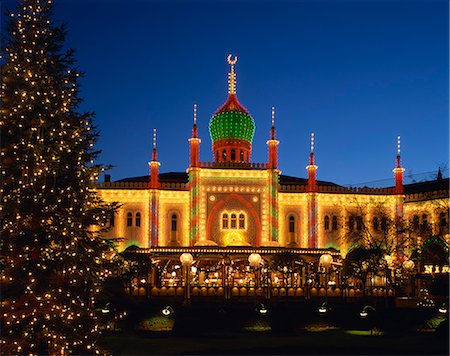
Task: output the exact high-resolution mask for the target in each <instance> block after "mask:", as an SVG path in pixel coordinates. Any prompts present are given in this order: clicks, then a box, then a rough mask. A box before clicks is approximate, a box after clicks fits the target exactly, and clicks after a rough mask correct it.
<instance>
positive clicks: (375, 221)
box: [373, 216, 380, 231]
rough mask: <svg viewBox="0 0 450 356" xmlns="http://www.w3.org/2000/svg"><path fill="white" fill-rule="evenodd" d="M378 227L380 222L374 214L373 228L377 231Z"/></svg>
mask: <svg viewBox="0 0 450 356" xmlns="http://www.w3.org/2000/svg"><path fill="white" fill-rule="evenodd" d="M379 228H380V222H379V221H378V218H377V217H376V216H375V217H374V218H373V229H374V230H375V231H378V229H379Z"/></svg>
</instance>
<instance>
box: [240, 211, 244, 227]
mask: <svg viewBox="0 0 450 356" xmlns="http://www.w3.org/2000/svg"><path fill="white" fill-rule="evenodd" d="M239 229H245V216H244V214H239Z"/></svg>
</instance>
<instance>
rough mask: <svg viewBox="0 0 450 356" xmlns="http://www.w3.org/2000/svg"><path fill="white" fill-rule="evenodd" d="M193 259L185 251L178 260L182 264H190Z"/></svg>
mask: <svg viewBox="0 0 450 356" xmlns="http://www.w3.org/2000/svg"><path fill="white" fill-rule="evenodd" d="M193 261H194V257H192V255H191V254H190V253H188V252H185V253H183V254H182V255H181V256H180V262H181V264H182V265H183V266H190V265H191V264H192V262H193Z"/></svg>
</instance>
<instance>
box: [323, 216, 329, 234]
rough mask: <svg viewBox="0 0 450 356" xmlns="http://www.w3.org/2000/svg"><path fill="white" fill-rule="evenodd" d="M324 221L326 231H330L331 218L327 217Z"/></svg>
mask: <svg viewBox="0 0 450 356" xmlns="http://www.w3.org/2000/svg"><path fill="white" fill-rule="evenodd" d="M324 220H325V221H324V225H325V226H324V227H325V230H326V231H328V230H330V217H329V216H328V215H325V219H324Z"/></svg>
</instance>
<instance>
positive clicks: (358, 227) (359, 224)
mask: <svg viewBox="0 0 450 356" xmlns="http://www.w3.org/2000/svg"><path fill="white" fill-rule="evenodd" d="M362 228H363V221H362V217H361V216H357V217H356V230H358V231H361V230H362Z"/></svg>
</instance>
